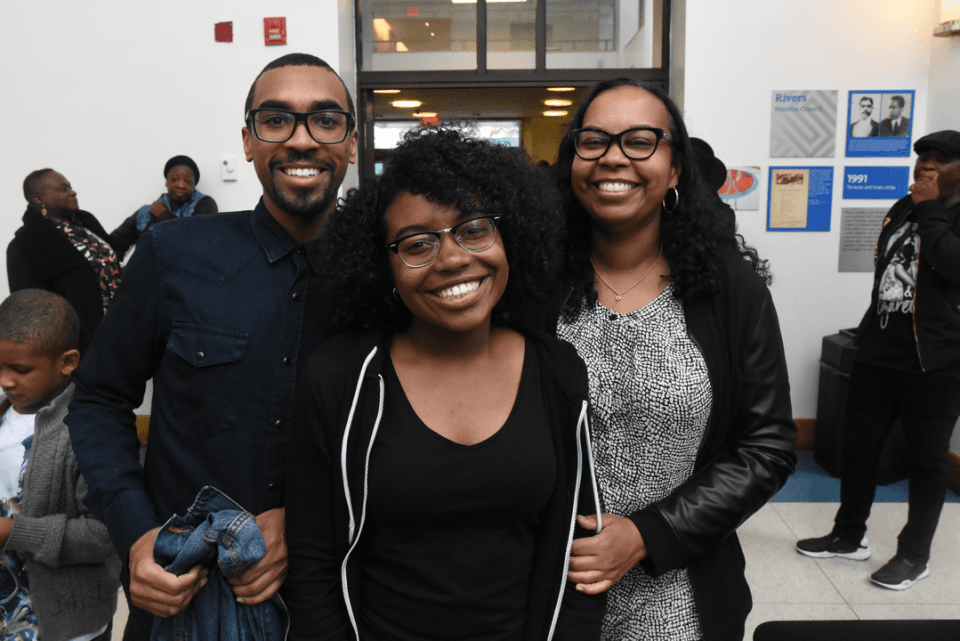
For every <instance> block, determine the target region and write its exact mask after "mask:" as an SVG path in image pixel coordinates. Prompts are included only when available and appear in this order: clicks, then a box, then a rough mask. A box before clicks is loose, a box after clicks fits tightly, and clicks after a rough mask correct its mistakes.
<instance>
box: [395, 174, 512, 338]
mask: <svg viewBox="0 0 960 641" xmlns="http://www.w3.org/2000/svg"><path fill="white" fill-rule="evenodd" d="M477 215H478V213H477V212H471V213H470V214H469V216H463V215H461V213H460V211H459V210H458V209H457V208H455V207H453V206H452V205H445V204H441V203H436V202H432V201H430V200H428V199H427V198H426V196H422V195H414V194H411V193H409V192H402V193H400V195H398V196H397V197H396V199H395V200H394V201H393V203H392V204H391V205H390V207H388V208H387V211H386V214H385V215H384V224H385V226H386V238H387V241H388V242H393V241H395V240H397V239H398V238H401V237H403V236H407V235H409V234H412V233H416V232H418V231H439V230H441V229H448V228H450V227H453V226H454V225H456V224H457V223H460V222H463V221H464V220H466V219H467V218H468V217H474V216H477ZM388 256H389V259H390V269H391V270H392V272H393V279H394V283H395V284H396V287H397V295H398V296H399V297H400V299H401V300H402V301H403V304H404V305H405V306H406V307H407V309H409V310H410V313H411V314H413V329H414V331H418V330H419V331H430V332H436V331H437V330H440V331H441V332H444V333H447V334H450V333H472V332H485V331H489V328H490V318H491V315H492V313H493V308H494V307H495V306H496V304H497V303H498V302H499V301H500V297H501V296H503V292H504V291H505V290H506V288H507V278H508V276H509V274H510V268H509V266H508V265H507V254H506V250H505V249H504V246H503V240H502V239H501V237H500V234H499V233H498V234H497V239H496V241H495V242H494V243H493V245H492V246H491V247H490V248H489V249H485V250H484V251H481V252H476V253H474V252H468V251H467V250H465V249H464V248H462V247H461V246H460V245H459V244H457V241H456V239H455V238H454V237H453V235H452V234H450V233H446V234H442V235H441V236H440V253H439V254H438V255H437V258H436V260H434V261H433V262H432V263H431V264H430V265H428V266H426V267H418V268H413V267H408V266H407V265H405V264H404V263H403V261H401V260H400V257H399V256H398V255H397V254H395V253H394V252H392V251H390V252H388Z"/></svg>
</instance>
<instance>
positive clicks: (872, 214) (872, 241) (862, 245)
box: [837, 207, 887, 273]
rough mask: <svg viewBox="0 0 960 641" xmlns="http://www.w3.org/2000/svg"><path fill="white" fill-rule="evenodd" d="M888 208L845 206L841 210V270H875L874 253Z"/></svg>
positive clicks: (839, 266) (839, 267)
mask: <svg viewBox="0 0 960 641" xmlns="http://www.w3.org/2000/svg"><path fill="white" fill-rule="evenodd" d="M886 214H887V209H886V208H885V207H884V208H880V207H876V208H869V209H867V208H863V209H853V208H847V207H844V208H843V209H841V210H840V261H839V264H838V265H837V271H839V272H871V273H872V272H873V253H874V250H875V249H876V247H877V238H878V237H879V236H880V229H881V228H882V227H883V218H884V216H886Z"/></svg>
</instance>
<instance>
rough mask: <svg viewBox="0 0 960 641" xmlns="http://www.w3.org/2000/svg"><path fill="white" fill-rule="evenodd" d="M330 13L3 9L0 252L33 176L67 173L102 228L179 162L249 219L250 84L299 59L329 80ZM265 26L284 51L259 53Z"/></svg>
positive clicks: (144, 198) (315, 6) (320, 4)
mask: <svg viewBox="0 0 960 641" xmlns="http://www.w3.org/2000/svg"><path fill="white" fill-rule="evenodd" d="M341 2H343V0H341ZM337 12H338V3H337V0H261V1H258V2H255V3H254V2H235V1H230V0H206V1H204V2H192V1H189V0H165V1H164V2H153V3H149V4H148V3H141V2H136V3H134V2H127V1H124V0H95V1H94V0H91V1H87V2H82V3H80V2H74V1H73V0H45V1H43V2H17V3H14V2H5V3H3V6H2V8H0V22H2V24H4V25H5V26H6V27H7V28H5V29H4V37H3V38H2V39H0V87H3V92H4V99H3V101H2V106H0V122H3V123H7V127H6V128H5V130H4V132H3V138H2V142H0V148H2V149H3V152H2V153H0V176H2V177H3V178H2V179H0V205H2V210H3V211H4V212H5V215H4V216H3V217H2V219H0V246H2V247H4V248H5V247H6V243H7V242H8V241H9V239H10V238H12V237H13V233H14V231H16V229H17V228H18V227H19V226H20V217H21V215H22V213H23V210H24V208H25V205H26V203H25V201H24V199H23V193H22V184H23V179H24V177H25V176H26V175H27V173H29V172H30V171H32V170H34V169H39V168H41V167H53V168H54V169H56V170H58V171H60V172H61V173H63V174H64V175H65V176H66V177H67V179H68V180H70V182H71V183H72V184H73V187H74V189H76V190H77V195H78V198H79V202H80V207H81V208H82V209H85V210H87V211H90V212H92V213H93V214H95V215H96V216H97V217H98V218H99V219H100V222H101V223H103V225H104V227H106V228H107V230H108V231H110V230H112V229H113V228H114V227H115V226H116V225H118V224H119V223H120V222H121V221H122V220H123V219H124V218H125V217H126V216H128V215H129V214H130V213H132V212H133V211H134V210H136V209H137V208H138V207H140V206H141V205H144V204H146V203H148V202H152V201H153V200H154V199H156V198H157V196H159V195H160V194H161V193H163V191H164V180H163V165H164V163H165V162H166V160H167V159H168V158H170V157H171V156H174V155H176V154H187V155H189V156H191V157H192V158H193V159H194V160H196V161H197V164H198V165H199V167H200V174H201V180H200V183H199V185H198V187H199V189H200V190H201V191H202V192H204V193H206V194H208V195H211V196H213V197H214V198H215V199H216V200H217V203H218V204H219V205H220V210H221V211H230V210H235V209H250V208H252V207H253V206H254V205H255V204H256V202H257V199H258V198H259V197H260V194H261V193H262V190H261V187H260V183H259V181H258V180H257V176H256V173H255V172H254V170H253V167H252V166H251V165H249V164H247V163H246V162H245V161H244V160H243V148H242V145H241V139H240V129H241V127H242V126H243V104H244V100H245V98H246V95H247V90H248V89H249V87H250V83H251V82H252V81H253V79H254V78H255V77H256V75H257V74H258V73H259V71H260V69H262V68H263V66H264V65H266V64H267V63H268V62H270V61H271V60H273V59H275V58H277V57H279V56H281V55H284V54H286V53H291V52H296V51H304V52H307V53H312V54H314V55H317V56H320V57H321V58H323V59H324V60H326V61H327V62H328V63H330V65H331V66H332V67H333V68H334V69H337V68H338V63H339V59H340V47H339V36H338V20H337ZM273 16H285V17H286V19H287V45H286V46H271V47H267V46H264V44H263V18H264V17H273ZM225 21H233V40H234V41H233V42H232V43H229V44H227V43H217V42H214V36H213V33H214V23H217V22H225ZM345 62H346V64H348V65H350V66H351V68H352V66H353V59H352V58H351V57H348V58H347V59H346V61H345ZM353 91H354V88H353V87H352V86H351V93H352V92H353ZM228 154H229V155H234V156H237V158H238V159H239V161H240V172H239V180H238V181H236V182H233V183H230V182H223V181H221V180H220V171H219V168H220V162H221V159H222V157H223V156H224V155H228ZM0 262H2V266H0V274H2V277H0V291H2V293H3V295H4V296H5V295H6V292H7V279H6V275H5V273H6V266H5V261H0Z"/></svg>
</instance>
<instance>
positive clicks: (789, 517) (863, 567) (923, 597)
mask: <svg viewBox="0 0 960 641" xmlns="http://www.w3.org/2000/svg"><path fill="white" fill-rule="evenodd" d="M837 507H838V504H837V503H770V504H768V505H766V506H765V507H764V508H763V509H761V510H760V511H759V512H757V513H756V514H755V515H754V516H753V517H752V518H750V519H749V520H748V521H747V522H746V523H744V524H743V525H742V526H741V527H740V530H739V531H738V533H739V535H740V541H741V543H742V544H743V550H744V554H745V556H746V558H747V580H748V581H749V583H750V588H751V590H752V591H753V601H754V606H753V612H752V613H751V614H750V617H749V618H748V619H747V634H746V636H745V638H746V639H751V638H753V630H754V628H756V627H757V626H758V625H759V624H760V623H762V622H764V621H778V620H822V619H960V571H958V570H960V504H958V503H947V504H945V505H944V509H943V515H942V516H941V518H940V526H939V528H938V529H937V535H936V537H935V538H934V541H933V554H932V558H931V559H930V576H929V577H927V578H926V579H924V580H922V581H920V582H919V583H917V584H916V585H915V586H913V587H912V588H911V589H909V590H904V591H901V592H896V591H893V590H885V589H883V588H879V587H876V586H874V585H872V584H871V583H870V574H871V573H873V572H875V571H876V570H877V569H879V568H880V566H882V565H883V564H884V563H886V562H887V560H889V559H890V557H892V556H893V555H894V553H895V552H896V545H897V534H898V533H899V532H900V528H902V527H903V524H904V523H905V522H906V518H907V505H906V503H877V504H875V505H874V506H873V512H872V513H871V516H870V520H869V522H868V527H869V531H868V533H867V536H868V537H869V538H870V545H871V547H872V548H873V557H871V558H870V559H869V560H867V561H849V560H847V559H822V560H820V559H811V558H809V557H806V556H803V555H801V554H798V553H797V552H796V549H795V545H796V542H797V539H802V538H807V537H811V536H821V535H823V534H826V533H827V532H829V531H830V528H831V526H832V525H833V517H834V515H835V514H836V512H837Z"/></svg>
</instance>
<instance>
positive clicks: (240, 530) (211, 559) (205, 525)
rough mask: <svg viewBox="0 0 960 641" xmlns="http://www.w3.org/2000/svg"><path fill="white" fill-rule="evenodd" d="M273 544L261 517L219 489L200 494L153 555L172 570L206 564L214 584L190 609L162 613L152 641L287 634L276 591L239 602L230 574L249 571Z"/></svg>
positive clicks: (251, 640) (243, 639)
mask: <svg viewBox="0 0 960 641" xmlns="http://www.w3.org/2000/svg"><path fill="white" fill-rule="evenodd" d="M266 551H267V546H266V544H265V543H264V541H263V535H261V534H260V529H259V528H258V527H257V521H256V517H255V516H254V515H253V514H251V513H250V512H247V511H246V510H244V509H243V508H242V507H240V506H239V505H237V503H236V502H234V501H233V500H232V499H230V498H229V497H227V496H226V495H225V494H224V493H223V492H221V491H220V490H218V489H216V488H215V487H210V486H206V487H204V488H202V489H201V490H200V492H199V493H198V494H197V498H196V500H194V502H193V505H191V506H190V508H189V509H188V510H187V513H186V514H185V515H184V516H179V515H174V516H172V517H171V518H170V520H168V521H167V522H166V523H165V524H164V525H163V527H162V528H160V531H159V532H158V533H157V538H156V542H155V543H154V545H153V558H154V560H155V561H156V562H157V564H158V565H160V566H162V567H163V568H164V569H165V570H166V571H167V572H170V573H172V574H176V575H177V576H180V575H182V574H185V573H187V572H188V571H189V570H190V568H192V567H194V566H195V565H200V566H201V567H203V568H207V569H208V570H209V574H208V577H207V578H208V582H207V584H206V585H205V586H203V588H201V589H200V591H199V592H197V594H196V596H194V597H193V601H191V602H190V605H189V606H187V608H186V609H185V610H183V611H182V612H180V613H179V614H176V615H174V616H172V617H168V618H165V619H164V618H160V617H156V618H155V619H154V624H153V632H152V633H151V636H150V638H151V640H152V641H215V640H217V641H218V640H220V639H223V640H227V639H229V640H231V641H233V640H239V641H275V640H279V639H284V638H286V635H287V630H288V628H289V619H288V616H287V609H286V606H285V605H284V603H283V600H282V599H281V598H280V595H279V594H277V595H274V596H273V598H271V599H270V600H268V601H265V602H264V603H260V604H257V605H242V604H240V603H237V600H236V597H235V596H234V594H233V591H232V590H231V589H230V584H229V583H227V579H228V578H229V577H234V576H238V575H240V574H243V573H244V572H245V571H247V570H249V569H250V568H251V567H252V566H253V565H254V564H256V562H257V561H259V560H260V558H261V557H262V556H263V555H264V554H265V553H266Z"/></svg>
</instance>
